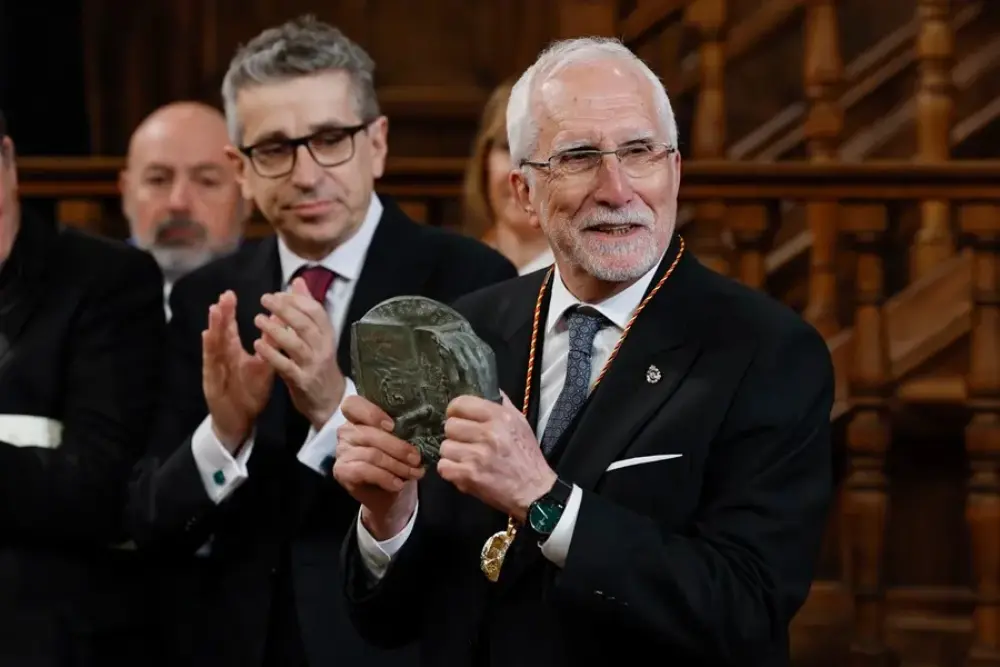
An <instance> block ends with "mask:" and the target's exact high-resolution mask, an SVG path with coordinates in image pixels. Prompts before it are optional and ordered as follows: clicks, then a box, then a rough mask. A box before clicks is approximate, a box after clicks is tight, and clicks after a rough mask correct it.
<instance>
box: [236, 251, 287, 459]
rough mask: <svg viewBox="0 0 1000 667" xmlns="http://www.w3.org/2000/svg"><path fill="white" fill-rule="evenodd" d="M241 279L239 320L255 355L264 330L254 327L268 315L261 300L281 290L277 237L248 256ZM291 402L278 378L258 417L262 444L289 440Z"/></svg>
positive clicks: (244, 339)
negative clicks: (258, 318) (259, 317)
mask: <svg viewBox="0 0 1000 667" xmlns="http://www.w3.org/2000/svg"><path fill="white" fill-rule="evenodd" d="M240 276H241V282H240V288H239V290H238V291H237V308H236V319H237V324H238V326H239V330H240V340H241V341H242V342H243V347H244V348H246V349H247V351H248V352H250V353H251V354H253V341H255V340H257V338H259V337H260V329H258V328H257V325H256V324H254V318H255V317H256V316H257V315H258V314H260V313H266V311H265V310H264V307H263V306H262V305H261V303H260V298H261V297H262V296H264V295H265V294H267V293H268V292H275V291H278V290H280V289H281V262H280V261H279V259H278V241H277V237H275V236H273V235H272V236H269V237H267V238H265V239H263V240H262V241H261V242H260V244H259V245H258V246H257V248H255V249H254V252H252V253H249V254H248V255H247V256H246V264H245V265H244V266H243V267H241V269H240ZM288 401H289V399H288V390H287V389H286V388H285V385H284V383H283V382H282V381H281V379H280V378H275V381H274V391H273V393H272V394H271V400H269V401H268V402H267V405H265V406H264V410H263V411H262V412H261V414H260V416H259V417H258V418H257V431H258V437H257V440H258V441H260V442H284V441H285V417H286V415H287V409H288Z"/></svg>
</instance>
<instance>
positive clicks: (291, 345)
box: [254, 315, 309, 364]
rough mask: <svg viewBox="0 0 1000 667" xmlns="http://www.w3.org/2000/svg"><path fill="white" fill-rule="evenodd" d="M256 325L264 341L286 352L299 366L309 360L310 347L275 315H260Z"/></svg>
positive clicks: (256, 318) (255, 320)
mask: <svg viewBox="0 0 1000 667" xmlns="http://www.w3.org/2000/svg"><path fill="white" fill-rule="evenodd" d="M254 324H256V325H257V328H258V329H260V331H261V333H262V334H264V340H265V341H266V342H267V343H268V344H269V345H270V346H271V347H274V348H277V349H279V350H284V352H285V354H287V355H288V356H289V357H291V358H292V360H294V361H295V362H296V363H298V364H304V363H305V362H306V361H307V360H308V359H309V346H308V345H307V344H306V343H305V342H304V341H303V340H302V337H301V336H300V335H299V334H298V333H297V332H296V331H294V330H293V329H289V328H288V327H286V326H285V325H284V323H283V322H281V320H279V319H278V318H277V317H275V316H274V315H272V316H270V317H268V316H267V315H258V316H257V317H255V318H254Z"/></svg>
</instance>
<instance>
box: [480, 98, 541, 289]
mask: <svg viewBox="0 0 1000 667" xmlns="http://www.w3.org/2000/svg"><path fill="white" fill-rule="evenodd" d="M510 89H511V83H510V82H505V83H503V84H501V85H500V86H498V87H497V89H496V90H494V91H493V94H492V95H490V99H489V100H488V101H487V102H486V107H485V109H483V117H482V120H481V121H480V125H479V133H478V135H477V136H476V140H475V143H474V144H473V151H472V158H471V159H470V160H469V165H468V167H467V169H466V172H465V228H466V229H467V230H468V231H469V233H471V234H473V235H475V236H477V237H480V238H481V239H482V241H483V242H485V243H487V244H489V245H490V246H492V247H493V248H495V249H496V250H498V251H499V252H500V253H501V254H503V255H504V256H505V257H506V258H507V259H509V260H510V261H511V262H512V263H513V264H514V266H516V267H517V270H518V272H519V273H520V274H521V275H524V274H526V273H531V272H532V271H537V270H538V269H543V268H546V267H548V266H549V265H550V264H552V261H553V260H552V250H551V249H550V248H549V244H548V241H547V240H546V239H545V235H544V234H542V230H541V228H539V227H538V226H537V225H532V224H531V221H530V219H529V217H528V214H527V213H526V212H525V211H524V209H522V208H521V207H520V206H518V205H517V201H516V200H515V199H514V193H513V192H512V191H511V186H510V180H509V178H508V176H509V174H510V170H511V168H512V166H511V162H510V148H509V147H508V145H507V123H506V114H507V100H508V99H509V98H510Z"/></svg>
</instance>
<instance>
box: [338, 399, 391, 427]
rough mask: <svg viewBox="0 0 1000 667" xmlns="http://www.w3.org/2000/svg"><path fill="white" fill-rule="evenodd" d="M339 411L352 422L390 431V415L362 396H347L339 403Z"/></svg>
mask: <svg viewBox="0 0 1000 667" xmlns="http://www.w3.org/2000/svg"><path fill="white" fill-rule="evenodd" d="M340 411H341V413H342V414H343V415H344V418H345V419H347V421H349V422H351V423H352V424H364V425H365V426H373V427H375V428H380V429H382V430H384V431H392V429H393V422H392V417H390V416H389V415H387V414H386V413H385V411H384V410H383V409H382V408H380V407H378V406H377V405H375V404H374V403H372V402H371V401H369V400H368V399H366V398H364V397H363V396H358V395H353V396H348V397H347V398H345V399H344V402H343V403H341V406H340Z"/></svg>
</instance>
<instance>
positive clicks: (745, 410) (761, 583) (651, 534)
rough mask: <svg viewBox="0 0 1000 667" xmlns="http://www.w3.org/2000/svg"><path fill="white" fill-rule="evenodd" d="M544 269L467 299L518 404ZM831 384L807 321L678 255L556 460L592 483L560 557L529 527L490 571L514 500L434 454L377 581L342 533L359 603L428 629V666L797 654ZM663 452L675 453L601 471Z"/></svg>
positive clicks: (374, 615) (424, 652)
mask: <svg viewBox="0 0 1000 667" xmlns="http://www.w3.org/2000/svg"><path fill="white" fill-rule="evenodd" d="M676 252H677V241H676V240H675V241H674V244H673V245H672V246H671V248H670V250H668V252H667V254H666V257H665V259H664V260H663V262H662V264H661V266H660V268H659V271H660V275H662V272H663V271H664V269H665V267H666V266H667V265H668V264H669V263H670V262H671V261H672V259H673V257H674V256H675V255H676ZM543 276H544V272H537V273H534V274H532V275H529V276H524V277H522V278H520V279H518V280H514V281H510V282H506V283H503V284H501V285H497V286H495V287H491V288H488V289H485V290H483V291H480V292H478V293H476V294H473V295H470V296H469V297H467V298H465V299H463V300H461V301H460V302H459V304H458V308H459V310H460V311H461V312H463V313H464V314H465V315H466V316H467V317H468V318H469V319H470V321H471V323H472V324H473V326H474V327H475V329H476V331H477V332H478V333H479V335H480V336H481V337H482V338H484V339H485V340H486V341H487V342H488V343H489V344H490V345H491V346H492V347H493V349H494V350H495V351H496V354H497V359H498V366H499V368H500V369H501V385H502V388H503V389H504V391H505V392H506V393H507V394H508V396H510V397H511V400H513V401H514V402H515V404H517V405H520V399H521V397H522V395H523V390H524V375H525V369H526V366H527V358H528V350H529V341H530V337H531V328H532V327H531V322H532V311H533V309H534V304H535V300H536V297H537V294H538V289H539V287H540V285H541V282H542V278H543ZM655 280H656V279H654V283H655ZM547 294H548V292H547ZM546 301H547V298H546ZM547 307H548V304H547V303H545V308H546V309H547ZM542 321H543V322H544V312H543V314H542ZM541 346H542V341H539V343H538V350H541V349H542V347H541ZM651 366H655V367H656V369H658V370H659V371H660V379H659V380H658V381H656V382H650V381H648V380H647V371H648V370H649V369H650V367H651ZM538 374H539V372H538V371H537V370H536V373H535V375H536V380H537V376H538ZM653 377H654V378H655V373H654V374H653ZM538 393H539V392H538V388H537V386H536V387H535V388H534V390H533V392H532V396H534V397H535V400H534V401H533V402H532V405H531V408H530V413H529V416H530V419H529V421H530V422H531V423H532V425H533V426H534V425H535V424H536V420H537V415H538V400H537V396H538ZM832 398H833V374H832V368H831V362H830V356H829V353H828V351H827V347H826V345H825V343H824V341H823V339H822V338H821V337H820V336H819V335H818V334H817V333H816V331H815V330H814V329H812V328H811V327H809V326H808V325H807V324H805V323H804V322H803V321H802V320H800V319H799V318H798V317H797V316H796V315H795V314H794V313H792V312H791V311H789V310H787V309H786V308H785V307H783V306H782V305H780V304H778V303H776V302H774V301H772V300H771V299H770V298H768V297H767V296H765V295H763V294H760V293H758V292H755V291H752V290H750V289H748V288H746V287H744V286H742V285H740V284H738V283H736V282H734V281H731V280H729V279H727V278H724V277H721V276H719V275H718V274H715V273H713V272H711V271H709V270H708V269H706V268H704V267H703V266H702V265H701V264H699V263H698V262H697V260H695V259H694V258H693V257H691V256H690V255H685V256H684V257H683V258H682V259H681V260H680V263H679V264H678V267H677V269H676V271H675V273H674V275H673V276H672V277H671V278H669V279H668V280H667V282H666V283H665V284H664V286H663V288H662V289H661V290H660V291H659V292H658V293H657V295H656V296H655V297H654V298H653V299H652V300H651V301H650V302H649V304H648V305H647V306H646V308H645V310H644V311H643V312H642V314H641V315H640V316H639V318H638V319H637V320H636V322H635V325H634V326H633V328H632V330H631V333H630V334H629V336H628V338H626V340H625V342H624V343H623V345H622V347H621V350H620V352H619V354H618V357H617V359H616V360H615V361H614V362H613V364H612V365H611V367H610V370H609V371H608V373H607V375H606V376H605V377H604V379H603V381H602V382H601V383H600V384H599V385H598V387H597V388H596V389H595V390H594V391H593V392H592V394H591V396H590V397H589V399H588V402H587V403H586V404H585V406H584V407H583V409H582V410H581V411H580V413H579V414H578V417H577V419H576V422H575V424H574V425H572V426H571V427H570V428H569V429H568V430H567V433H566V434H565V435H564V436H563V438H562V440H561V442H559V443H557V444H556V447H555V460H554V461H553V465H554V468H555V470H556V471H557V473H558V474H559V475H560V477H562V478H563V479H565V480H567V481H568V482H571V483H574V484H577V485H579V486H580V487H581V488H582V489H583V500H582V504H581V506H580V512H579V515H578V519H577V523H576V528H575V531H574V533H573V538H572V542H571V546H570V550H569V554H568V559H567V561H566V564H565V567H564V568H562V569H560V568H558V567H556V566H555V565H553V564H552V563H550V562H549V561H548V560H546V559H545V558H544V556H542V554H541V551H540V549H539V548H538V546H537V543H534V544H533V543H532V540H531V538H530V536H528V535H527V534H522V535H520V536H518V537H517V538H516V539H515V542H514V546H513V547H512V550H511V552H510V553H508V555H507V558H506V562H505V563H504V565H503V569H502V570H501V574H500V580H499V582H497V583H496V584H492V583H490V582H488V581H487V580H486V578H485V577H484V575H483V574H482V573H481V572H480V569H479V559H480V550H481V549H482V545H483V543H484V541H485V540H486V539H487V537H488V536H489V535H491V534H493V533H494V532H496V531H499V530H503V529H504V526H505V525H506V517H505V516H503V515H502V514H501V513H499V512H496V511H494V510H492V509H490V508H488V507H487V506H486V505H484V504H482V503H480V502H479V501H477V500H475V499H473V498H471V497H468V496H463V495H462V494H460V493H459V492H458V491H457V490H455V489H454V487H452V486H451V485H449V484H447V483H446V482H443V481H442V480H441V479H440V478H439V477H437V476H436V475H434V474H431V475H428V476H427V477H425V478H424V479H423V480H422V481H421V482H420V487H419V489H420V493H419V495H420V505H419V510H418V512H417V519H416V523H415V527H414V530H413V533H412V534H411V536H410V538H409V539H408V540H407V542H406V543H405V545H404V546H403V547H402V549H401V550H400V552H399V553H398V554H397V555H396V557H395V559H394V561H393V563H392V565H391V566H390V567H389V570H388V572H387V573H386V576H385V577H384V579H382V580H381V581H380V582H378V584H377V585H371V582H370V579H369V577H368V575H367V572H366V571H365V570H364V566H363V564H362V563H361V561H360V556H359V552H358V547H357V538H356V535H355V534H352V535H351V537H350V539H349V540H348V541H345V546H344V553H343V557H344V558H345V565H344V573H345V580H344V585H345V589H346V591H347V596H348V600H349V604H350V611H351V615H352V618H353V620H354V622H355V624H356V626H357V627H358V628H359V631H360V632H361V633H362V635H363V636H365V637H366V638H368V639H369V640H370V641H372V642H373V643H376V644H378V645H382V646H397V645H401V644H404V643H407V642H410V641H419V643H420V648H421V657H422V659H423V661H422V663H421V664H423V665H426V666H428V667H434V666H441V667H445V666H447V667H464V666H471V665H477V666H478V665H492V666H493V667H508V666H510V667H513V666H515V665H516V666H518V667H531V666H533V665H537V666H539V667H541V666H543V665H544V666H545V667H558V666H560V665H567V666H569V665H597V664H601V665H604V664H642V663H645V662H647V661H649V660H650V659H651V658H650V657H649V656H650V655H653V656H656V662H662V663H664V664H678V665H706V666H707V665H712V666H714V667H717V666H719V665H739V666H740V667H749V666H751V665H754V666H756V665H767V666H778V665H787V664H788V662H789V656H788V637H787V632H788V624H789V621H790V620H791V618H792V616H793V615H794V614H795V612H796V610H797V609H798V608H799V607H800V605H801V604H802V602H803V601H804V599H805V597H806V594H807V592H808V590H809V585H810V581H811V578H812V574H813V568H814V562H815V560H816V558H817V555H818V550H819V544H820V540H821V536H822V533H823V529H824V525H825V521H824V518H825V516H826V513H827V510H828V505H829V503H830V498H831V486H832V484H831V470H830V468H831V463H830V461H831V455H830V430H829V418H830V409H831V404H832ZM664 454H680V455H681V456H680V457H679V458H672V459H665V460H659V461H656V462H653V463H645V464H638V465H633V466H627V467H619V468H617V469H615V470H612V471H610V472H608V471H607V469H608V467H609V465H610V464H611V463H613V462H615V461H619V460H623V459H628V458H633V457H644V456H655V455H664Z"/></svg>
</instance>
